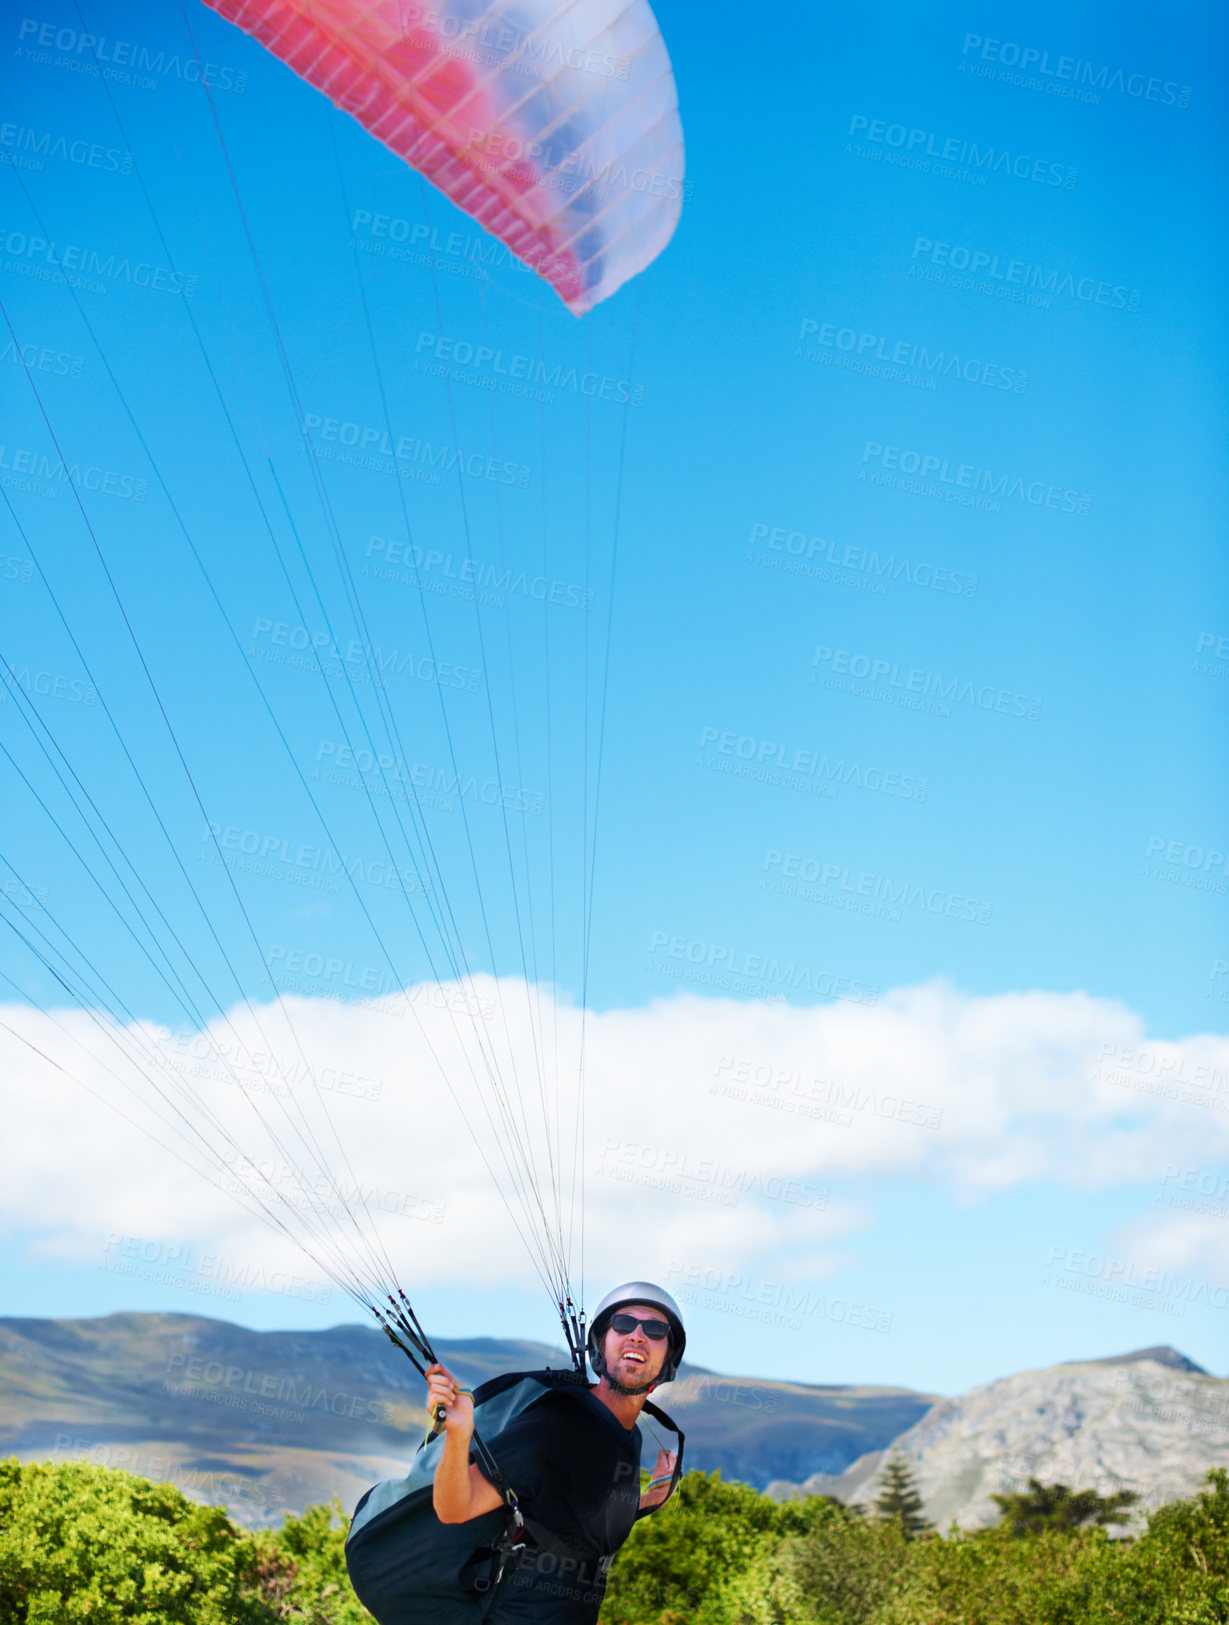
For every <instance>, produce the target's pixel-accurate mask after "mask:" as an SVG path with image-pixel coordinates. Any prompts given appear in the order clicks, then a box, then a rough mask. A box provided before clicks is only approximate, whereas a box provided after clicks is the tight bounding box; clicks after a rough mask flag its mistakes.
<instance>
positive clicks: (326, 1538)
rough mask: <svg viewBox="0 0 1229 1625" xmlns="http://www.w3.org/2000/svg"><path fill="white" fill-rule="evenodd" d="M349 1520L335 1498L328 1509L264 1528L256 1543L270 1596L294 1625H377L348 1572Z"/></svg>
mask: <svg viewBox="0 0 1229 1625" xmlns="http://www.w3.org/2000/svg"><path fill="white" fill-rule="evenodd" d="M349 1531H350V1519H349V1517H348V1516H347V1514H346V1511H345V1509H344V1507H343V1506H342V1504H341V1502H340V1501H339V1500H338V1499H337V1497H336V1496H334V1497H333V1499H332V1500H331V1501H330V1502H329V1503H328V1504H327V1505H326V1506H312V1507H308V1508H307V1509H306V1511H305V1512H304V1513H303V1515H302V1517H299V1518H296V1517H294V1516H288V1517H287V1518H286V1519H285V1521H284V1522H283V1524H282V1527H281V1528H280V1529H276V1530H261V1531H260V1532H259V1533H258V1534H257V1535H255V1536H254V1537H253V1538H254V1541H255V1544H256V1546H257V1549H258V1550H259V1552H260V1554H261V1558H262V1561H263V1563H264V1565H265V1567H264V1568H263V1569H262V1570H261V1574H260V1578H261V1581H262V1584H263V1586H264V1591H265V1595H266V1596H271V1595H273V1593H274V1592H275V1591H277V1592H278V1593H279V1594H280V1596H281V1599H282V1604H281V1605H282V1608H283V1618H285V1619H286V1620H288V1621H292V1622H294V1625H299V1622H300V1621H301V1622H303V1625H374V1621H373V1620H372V1616H371V1615H370V1614H369V1613H368V1612H367V1610H366V1609H365V1608H364V1607H363V1605H362V1603H361V1602H360V1601H359V1600H358V1598H357V1597H356V1596H355V1595H354V1588H353V1587H352V1586H351V1584H350V1576H349V1574H348V1573H347V1572H346V1536H347V1534H348V1533H349Z"/></svg>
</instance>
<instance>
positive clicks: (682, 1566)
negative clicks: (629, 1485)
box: [602, 1472, 821, 1625]
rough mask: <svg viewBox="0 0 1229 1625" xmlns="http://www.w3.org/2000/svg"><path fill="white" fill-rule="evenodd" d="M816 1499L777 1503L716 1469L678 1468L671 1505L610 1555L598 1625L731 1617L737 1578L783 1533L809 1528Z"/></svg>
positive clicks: (721, 1623) (709, 1624)
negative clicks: (727, 1480)
mask: <svg viewBox="0 0 1229 1625" xmlns="http://www.w3.org/2000/svg"><path fill="white" fill-rule="evenodd" d="M819 1499H821V1498H818V1497H813V1498H811V1500H809V1501H785V1502H779V1501H774V1500H772V1499H770V1497H768V1496H766V1495H761V1494H760V1493H759V1492H758V1491H757V1490H753V1489H752V1488H751V1486H750V1485H749V1484H726V1483H724V1482H723V1481H722V1478H721V1474H720V1473H719V1472H715V1473H700V1472H692V1473H684V1475H683V1478H682V1480H681V1482H680V1484H679V1487H678V1489H677V1490H676V1491H675V1494H674V1496H673V1498H672V1500H671V1501H670V1504H669V1505H668V1506H666V1507H664V1508H663V1509H662V1510H661V1512H659V1513H656V1514H655V1515H654V1516H653V1517H651V1518H642V1519H641V1520H640V1521H639V1522H638V1523H637V1524H636V1525H635V1526H634V1528H633V1529H632V1532H631V1535H630V1536H629V1538H628V1540H627V1543H626V1545H625V1546H624V1547H623V1549H622V1551H620V1553H619V1555H618V1557H616V1559H615V1561H614V1566H613V1568H612V1569H611V1572H610V1579H609V1582H608V1584H607V1588H606V1597H605V1600H604V1602H603V1604H602V1625H643V1622H645V1621H649V1620H663V1621H664V1625H682V1622H683V1621H687V1622H691V1621H694V1620H697V1619H699V1618H700V1617H701V1616H702V1617H703V1620H704V1625H725V1622H727V1621H733V1620H735V1619H736V1618H738V1617H739V1604H738V1599H737V1597H736V1595H735V1593H736V1590H737V1586H738V1582H739V1581H740V1580H742V1579H743V1578H744V1577H745V1576H746V1575H747V1574H748V1572H750V1571H751V1570H752V1569H753V1568H754V1567H755V1565H756V1562H757V1560H758V1559H759V1558H760V1557H761V1556H763V1555H764V1554H765V1553H766V1552H768V1551H770V1550H771V1549H772V1548H773V1546H775V1544H776V1542H777V1541H778V1540H779V1539H780V1538H781V1537H782V1536H783V1535H786V1534H789V1533H792V1532H796V1531H800V1530H802V1529H805V1528H806V1527H807V1525H808V1519H809V1518H810V1516H811V1515H812V1512H811V1509H812V1508H813V1507H814V1505H815V1503H816V1501H817V1500H819ZM666 1615H670V1616H672V1619H671V1620H669V1621H665V1616H666Z"/></svg>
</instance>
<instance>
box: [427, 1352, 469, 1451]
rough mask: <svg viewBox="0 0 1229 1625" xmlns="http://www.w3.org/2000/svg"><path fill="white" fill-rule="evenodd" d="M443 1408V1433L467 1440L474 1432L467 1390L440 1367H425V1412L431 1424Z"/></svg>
mask: <svg viewBox="0 0 1229 1625" xmlns="http://www.w3.org/2000/svg"><path fill="white" fill-rule="evenodd" d="M441 1405H442V1406H443V1408H444V1432H445V1433H452V1434H457V1435H459V1436H460V1437H461V1438H464V1439H468V1438H470V1436H471V1435H472V1434H473V1431H474V1401H473V1396H472V1395H471V1394H470V1392H469V1390H468V1389H467V1388H462V1387H461V1385H460V1383H458V1381H457V1379H456V1378H455V1377H454V1376H453V1375H452V1373H451V1372H450V1371H448V1370H447V1369H446V1368H445V1367H444V1366H442V1365H429V1366H428V1367H427V1412H428V1414H429V1415H430V1417H431V1420H432V1422H433V1423H434V1422H435V1419H436V1417H437V1415H438V1414H439V1409H440V1406H441Z"/></svg>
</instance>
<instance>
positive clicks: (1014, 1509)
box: [990, 1478, 1139, 1535]
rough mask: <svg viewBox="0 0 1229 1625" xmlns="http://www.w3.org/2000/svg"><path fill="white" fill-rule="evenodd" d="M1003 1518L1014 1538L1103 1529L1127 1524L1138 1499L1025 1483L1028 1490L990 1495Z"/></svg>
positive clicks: (1117, 1493)
mask: <svg viewBox="0 0 1229 1625" xmlns="http://www.w3.org/2000/svg"><path fill="white" fill-rule="evenodd" d="M990 1499H991V1500H992V1501H993V1502H995V1504H996V1505H997V1506H998V1508H999V1510H1000V1512H1001V1513H1002V1514H1003V1522H1004V1524H1006V1526H1007V1527H1008V1528H1009V1529H1010V1530H1011V1532H1012V1534H1013V1535H1036V1534H1039V1533H1040V1532H1041V1531H1042V1530H1043V1529H1059V1530H1063V1529H1068V1530H1069V1529H1081V1528H1083V1527H1084V1526H1085V1525H1088V1524H1092V1525H1096V1526H1097V1527H1100V1528H1104V1527H1105V1525H1107V1524H1111V1523H1126V1521H1127V1519H1128V1517H1129V1516H1130V1514H1129V1512H1128V1510H1127V1509H1128V1508H1130V1507H1133V1506H1134V1505H1135V1503H1136V1501H1138V1500H1139V1496H1138V1495H1137V1494H1136V1492H1135V1491H1134V1490H1116V1491H1115V1493H1114V1494H1113V1495H1098V1494H1097V1492H1096V1490H1073V1489H1069V1488H1068V1486H1067V1485H1066V1484H1039V1483H1038V1481H1037V1480H1036V1479H1035V1478H1030V1479H1029V1481H1028V1488H1027V1490H1017V1491H1015V1492H1013V1493H1012V1494H1009V1495H992V1496H991V1497H990Z"/></svg>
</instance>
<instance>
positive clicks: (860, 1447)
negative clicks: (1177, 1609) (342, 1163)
mask: <svg viewBox="0 0 1229 1625" xmlns="http://www.w3.org/2000/svg"><path fill="white" fill-rule="evenodd" d="M435 1346H436V1349H437V1351H438V1353H439V1356H440V1358H441V1359H442V1360H443V1361H444V1363H445V1364H446V1365H447V1366H448V1367H449V1369H450V1370H452V1371H454V1372H455V1373H456V1374H457V1375H458V1376H459V1377H461V1379H462V1380H463V1381H464V1382H465V1383H467V1384H468V1385H469V1386H471V1387H472V1386H475V1385H476V1384H477V1383H479V1382H481V1381H483V1380H484V1379H485V1378H487V1377H491V1376H495V1375H497V1374H498V1373H500V1372H504V1371H509V1370H523V1371H525V1370H538V1369H541V1368H542V1367H544V1366H552V1365H553V1366H555V1367H561V1366H566V1365H567V1364H568V1361H567V1358H566V1356H565V1355H564V1354H563V1352H562V1350H560V1349H557V1348H550V1347H548V1346H547V1345H545V1344H540V1343H532V1342H518V1341H512V1340H500V1339H494V1338H474V1339H468V1340H452V1341H437V1342H436V1345H435ZM422 1395H423V1385H422V1381H421V1379H420V1378H419V1376H418V1374H417V1372H416V1371H415V1370H414V1369H413V1367H412V1366H411V1365H410V1364H409V1362H408V1361H407V1360H406V1358H405V1356H404V1355H403V1354H402V1353H401V1352H400V1350H398V1349H397V1348H395V1347H394V1346H393V1345H392V1344H391V1343H390V1342H389V1341H388V1340H387V1339H386V1338H385V1337H384V1336H383V1334H382V1333H381V1332H379V1331H377V1330H376V1329H374V1328H370V1327H366V1326H336V1327H333V1328H331V1329H330V1330H328V1331H313V1332H282V1331H278V1332H256V1331H250V1330H248V1329H246V1328H244V1327H241V1326H234V1325H231V1324H229V1323H228V1322H225V1321H218V1320H210V1319H206V1318H203V1317H200V1316H195V1315H159V1314H114V1315H106V1316H102V1317H100V1318H97V1319H88V1320H17V1319H7V1320H5V1319H0V1455H16V1456H19V1457H20V1458H22V1459H23V1460H42V1459H46V1458H51V1459H69V1458H74V1457H84V1458H86V1459H89V1460H93V1461H97V1462H101V1463H104V1464H106V1465H109V1466H113V1467H122V1468H126V1469H127V1470H129V1471H131V1472H135V1473H140V1474H142V1475H143V1476H145V1477H148V1478H158V1479H169V1480H171V1481H172V1482H173V1483H176V1484H178V1485H179V1486H180V1487H181V1488H182V1489H183V1490H184V1492H185V1493H186V1494H188V1495H191V1496H193V1497H194V1498H195V1499H198V1500H203V1501H208V1502H210V1503H213V1504H225V1505H226V1506H227V1507H228V1508H229V1509H230V1512H231V1515H232V1516H233V1517H234V1518H235V1519H236V1521H237V1522H240V1523H243V1524H246V1525H249V1526H257V1525H263V1524H275V1523H278V1522H280V1520H281V1518H282V1516H283V1515H284V1514H285V1513H286V1512H298V1511H301V1510H302V1509H303V1507H304V1506H307V1505H309V1504H311V1503H312V1502H317V1501H324V1500H328V1499H329V1498H330V1497H332V1496H334V1495H336V1496H338V1497H339V1498H340V1500H341V1502H342V1505H343V1507H345V1508H346V1509H347V1511H348V1510H349V1509H350V1508H351V1507H352V1506H353V1505H354V1503H355V1501H357V1499H358V1497H359V1496H360V1495H361V1494H362V1492H363V1491H364V1490H365V1489H366V1488H367V1487H368V1486H369V1485H370V1484H372V1483H373V1482H374V1481H375V1480H377V1479H379V1478H389V1477H400V1476H402V1475H403V1474H404V1472H405V1471H406V1468H407V1465H408V1462H409V1459H410V1457H411V1456H412V1455H413V1454H414V1452H415V1450H416V1449H417V1448H418V1445H419V1443H420V1442H421V1439H422V1436H423V1431H424V1428H425V1425H426V1420H427V1418H426V1412H425V1410H424V1409H423V1406H422V1403H421V1400H422ZM655 1397H656V1398H658V1399H659V1400H660V1403H661V1404H662V1405H663V1406H664V1408H665V1409H666V1410H667V1411H668V1412H669V1413H670V1414H671V1415H672V1416H673V1417H674V1418H675V1420H676V1421H677V1422H678V1423H679V1425H680V1427H682V1428H683V1429H684V1431H685V1432H686V1435H687V1446H686V1462H687V1465H688V1466H690V1467H698V1468H702V1469H703V1470H705V1471H712V1470H714V1469H720V1470H721V1472H722V1474H723V1476H725V1477H726V1478H734V1479H741V1480H742V1481H744V1482H746V1483H749V1484H752V1485H754V1486H755V1487H756V1488H757V1489H762V1490H767V1491H768V1492H769V1493H770V1494H773V1495H776V1496H778V1497H788V1496H795V1495H798V1494H803V1493H821V1494H830V1495H838V1496H840V1497H841V1499H842V1500H846V1501H850V1502H865V1501H868V1500H872V1499H873V1498H874V1494H875V1482H876V1479H877V1476H878V1473H879V1471H880V1468H881V1466H882V1463H883V1460H884V1457H885V1455H886V1453H887V1451H888V1449H889V1448H891V1449H894V1450H896V1451H898V1452H899V1453H900V1454H901V1455H902V1456H903V1457H904V1458H905V1459H906V1461H907V1462H908V1463H909V1465H910V1467H911V1468H912V1470H913V1472H914V1476H915V1478H916V1480H917V1483H918V1486H919V1489H920V1490H921V1493H922V1496H923V1500H924V1505H925V1510H926V1515H927V1517H928V1518H929V1519H930V1520H931V1522H932V1523H934V1524H935V1525H936V1527H939V1528H946V1527H947V1525H948V1524H949V1523H950V1521H951V1520H952V1519H953V1518H954V1519H955V1520H956V1522H957V1523H958V1524H960V1525H961V1526H962V1527H978V1526H980V1525H983V1524H986V1523H991V1522H993V1521H994V1519H995V1518H996V1517H997V1515H998V1510H997V1507H996V1506H995V1505H994V1503H993V1501H991V1499H990V1497H991V1495H993V1494H994V1493H996V1492H1003V1491H1006V1490H1012V1489H1019V1488H1022V1487H1023V1486H1024V1484H1025V1483H1026V1481H1027V1480H1028V1478H1029V1477H1035V1478H1038V1479H1040V1480H1042V1481H1043V1482H1046V1483H1052V1482H1063V1483H1067V1484H1070V1485H1072V1486H1073V1487H1076V1488H1081V1489H1082V1488H1086V1487H1092V1488H1095V1489H1097V1490H1099V1491H1100V1492H1101V1493H1103V1494H1104V1493H1108V1492H1109V1491H1110V1490H1114V1489H1134V1490H1136V1491H1137V1493H1138V1494H1139V1495H1140V1507H1141V1509H1143V1508H1148V1507H1151V1506H1155V1505H1159V1504H1160V1503H1161V1502H1163V1501H1165V1500H1171V1499H1173V1498H1175V1497H1177V1496H1188V1495H1190V1494H1192V1493H1193V1492H1194V1490H1195V1489H1196V1488H1197V1487H1198V1485H1199V1483H1200V1481H1201V1480H1202V1478H1203V1476H1204V1474H1205V1473H1206V1471H1207V1469H1208V1468H1209V1467H1212V1466H1224V1465H1229V1380H1225V1379H1222V1378H1217V1377H1213V1376H1210V1375H1209V1374H1208V1373H1207V1372H1205V1371H1203V1370H1202V1369H1201V1368H1200V1367H1199V1366H1197V1365H1195V1364H1194V1363H1193V1362H1192V1361H1190V1360H1188V1359H1186V1357H1185V1356H1184V1355H1181V1354H1179V1353H1177V1352H1176V1351H1175V1350H1173V1349H1170V1348H1165V1347H1157V1348H1150V1349H1140V1350H1137V1351H1135V1352H1134V1353H1130V1354H1124V1355H1115V1356H1109V1357H1107V1358H1105V1359H1101V1360H1085V1361H1075V1362H1070V1363H1066V1364H1062V1365H1058V1366H1052V1367H1050V1368H1048V1369H1046V1370H1042V1371H1025V1372H1020V1373H1017V1374H1015V1375H1014V1376H1009V1377H1004V1378H1001V1379H1000V1380H998V1381H996V1382H992V1383H988V1384H984V1385H982V1386H980V1387H977V1388H974V1389H972V1390H970V1392H969V1393H967V1394H964V1395H960V1396H957V1397H955V1398H950V1399H945V1398H940V1397H939V1396H936V1395H934V1394H927V1393H921V1392H918V1391H916V1390H913V1389H909V1388H892V1387H874V1386H866V1385H858V1384H827V1385H825V1384H817V1383H793V1382H781V1381H775V1380H770V1379H764V1378H754V1377H730V1376H722V1375H719V1374H718V1373H716V1372H712V1371H708V1370H705V1369H704V1368H703V1367H700V1366H695V1365H689V1364H684V1366H683V1367H682V1369H681V1371H680V1374H679V1376H678V1378H677V1379H676V1381H675V1382H673V1383H671V1384H670V1385H669V1386H668V1387H666V1388H663V1389H662V1390H661V1391H660V1394H659V1395H657V1396H655ZM662 1442H663V1443H666V1442H668V1441H667V1440H666V1439H665V1438H663V1440H662Z"/></svg>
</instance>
